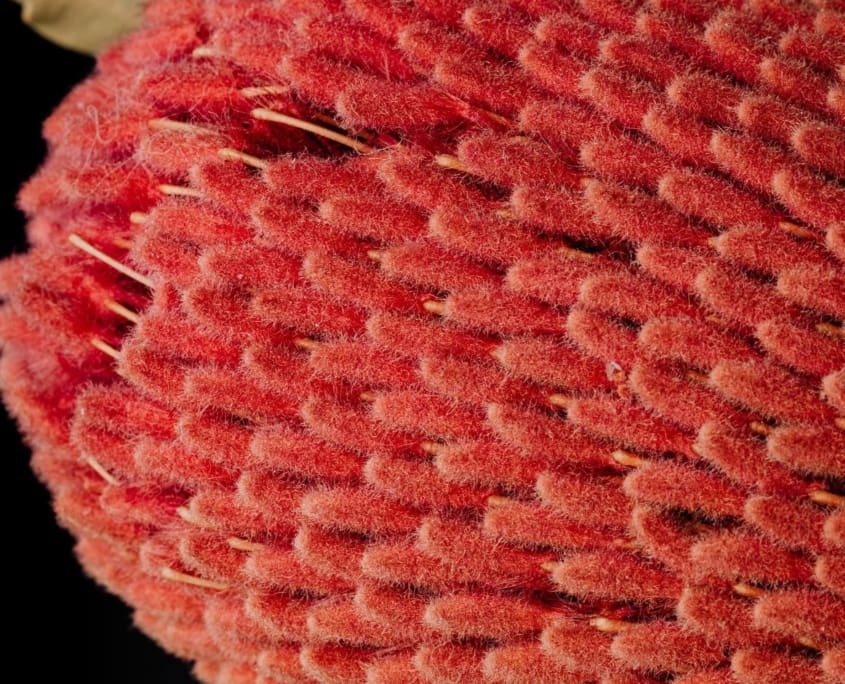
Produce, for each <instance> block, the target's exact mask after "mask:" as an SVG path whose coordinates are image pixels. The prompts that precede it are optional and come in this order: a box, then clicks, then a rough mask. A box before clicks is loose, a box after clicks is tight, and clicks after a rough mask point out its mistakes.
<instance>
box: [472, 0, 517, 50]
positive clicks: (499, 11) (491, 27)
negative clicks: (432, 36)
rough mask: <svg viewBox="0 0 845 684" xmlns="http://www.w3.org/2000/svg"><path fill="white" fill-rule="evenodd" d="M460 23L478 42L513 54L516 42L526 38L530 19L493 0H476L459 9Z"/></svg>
mask: <svg viewBox="0 0 845 684" xmlns="http://www.w3.org/2000/svg"><path fill="white" fill-rule="evenodd" d="M462 19H463V24H464V26H465V27H466V29H467V31H468V32H469V33H471V34H472V35H473V36H475V37H476V38H477V39H478V40H479V41H480V42H482V43H484V44H485V45H489V46H490V47H492V48H493V49H495V50H497V51H498V52H499V53H501V54H503V55H504V56H506V57H510V58H513V57H515V56H516V52H517V50H516V49H515V47H514V46H518V45H520V44H521V43H524V42H525V41H526V40H528V39H530V37H531V35H532V30H531V22H530V20H529V18H528V17H526V16H525V15H524V14H522V13H520V12H517V11H514V10H512V9H511V8H509V7H507V6H506V5H504V4H502V3H499V2H497V1H496V0H493V1H487V0H480V1H479V2H475V3H472V4H470V5H469V7H467V8H466V10H464V12H463V16H462Z"/></svg>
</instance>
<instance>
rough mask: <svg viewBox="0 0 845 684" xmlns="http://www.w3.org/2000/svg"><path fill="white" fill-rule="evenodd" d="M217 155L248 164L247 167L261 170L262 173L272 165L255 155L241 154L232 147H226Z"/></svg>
mask: <svg viewBox="0 0 845 684" xmlns="http://www.w3.org/2000/svg"><path fill="white" fill-rule="evenodd" d="M217 154H218V155H219V156H220V157H222V158H223V159H229V160H231V161H239V162H242V163H244V164H246V165H247V166H251V167H252V168H254V169H259V170H261V171H264V170H265V169H267V168H268V167H269V166H270V164H268V163H267V162H266V161H264V160H263V159H259V158H258V157H254V156H253V155H251V154H247V153H246V152H241V151H240V150H235V149H232V148H231V147H224V148H222V149H220V150H218V151H217Z"/></svg>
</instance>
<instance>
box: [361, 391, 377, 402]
mask: <svg viewBox="0 0 845 684" xmlns="http://www.w3.org/2000/svg"><path fill="white" fill-rule="evenodd" d="M358 398H359V399H360V400H361V401H366V402H369V403H372V402H374V401H375V400H376V399H378V395H377V394H376V393H375V392H361V394H359V395H358Z"/></svg>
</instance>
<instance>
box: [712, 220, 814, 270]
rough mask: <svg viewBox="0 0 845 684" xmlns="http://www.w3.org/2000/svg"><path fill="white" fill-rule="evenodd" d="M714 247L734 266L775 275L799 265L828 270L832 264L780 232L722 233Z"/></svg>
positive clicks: (736, 230) (745, 230)
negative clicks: (826, 267)
mask: <svg viewBox="0 0 845 684" xmlns="http://www.w3.org/2000/svg"><path fill="white" fill-rule="evenodd" d="M739 222H740V223H741V220H740V221H739ZM711 244H712V245H713V247H715V248H716V250H717V251H718V252H719V254H720V255H721V256H723V257H725V258H726V259H728V260H729V261H732V262H733V263H734V264H736V265H738V266H742V267H744V268H748V269H750V270H752V271H758V272H760V273H767V274H771V275H778V274H780V273H782V272H785V271H788V269H791V268H795V267H796V266H798V265H799V264H807V265H817V266H820V267H824V266H826V265H827V262H828V259H827V257H826V255H825V254H824V252H823V251H822V250H820V249H819V248H818V247H817V246H815V245H812V244H810V243H807V242H804V241H798V240H795V239H794V238H792V237H791V236H789V235H788V234H787V233H786V232H785V231H783V230H780V229H778V228H770V227H767V228H733V229H729V230H727V231H725V232H723V233H721V234H720V235H719V236H718V237H717V238H715V239H714V240H713V241H712V243H711Z"/></svg>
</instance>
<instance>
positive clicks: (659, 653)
mask: <svg viewBox="0 0 845 684" xmlns="http://www.w3.org/2000/svg"><path fill="white" fill-rule="evenodd" d="M610 652H611V653H612V654H613V655H614V656H615V657H616V658H619V659H620V660H621V661H622V662H623V664H624V665H626V666H627V667H631V668H634V669H637V670H644V671H646V672H652V673H660V672H689V671H690V670H700V669H704V668H707V667H714V666H716V665H719V664H720V663H722V662H724V659H725V655H724V653H723V647H722V644H720V643H718V642H715V643H714V641H713V640H712V639H710V638H709V637H708V636H705V635H703V634H698V633H696V632H692V631H689V630H687V629H685V628H684V627H683V626H681V625H679V624H677V623H675V622H668V621H665V622H664V621H660V620H655V621H652V622H645V623H642V624H639V625H633V626H631V627H630V628H629V629H625V630H623V631H622V632H620V633H619V634H617V635H616V637H615V638H614V640H613V644H612V645H611V647H610Z"/></svg>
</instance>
